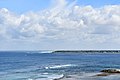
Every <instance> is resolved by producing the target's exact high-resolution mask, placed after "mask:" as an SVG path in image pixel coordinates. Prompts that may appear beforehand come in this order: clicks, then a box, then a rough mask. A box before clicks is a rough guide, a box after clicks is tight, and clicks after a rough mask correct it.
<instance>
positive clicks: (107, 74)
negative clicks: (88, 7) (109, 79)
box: [95, 73, 110, 76]
mask: <svg viewBox="0 0 120 80" xmlns="http://www.w3.org/2000/svg"><path fill="white" fill-rule="evenodd" d="M109 75H110V74H109V73H101V74H97V75H95V76H109Z"/></svg>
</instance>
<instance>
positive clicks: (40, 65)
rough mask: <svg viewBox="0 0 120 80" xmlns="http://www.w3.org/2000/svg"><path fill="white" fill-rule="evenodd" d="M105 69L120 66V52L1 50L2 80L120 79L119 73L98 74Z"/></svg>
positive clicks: (0, 76) (0, 72) (0, 70)
mask: <svg viewBox="0 0 120 80" xmlns="http://www.w3.org/2000/svg"><path fill="white" fill-rule="evenodd" d="M104 69H120V54H114V53H92V52H91V53H79V52H77V53H72V52H69V53H64V52H61V53H52V52H47V51H45V52H43V51H1V52H0V80H120V75H119V74H114V75H109V76H95V75H96V74H99V73H101V72H100V71H101V70H104ZM60 78H61V79H60Z"/></svg>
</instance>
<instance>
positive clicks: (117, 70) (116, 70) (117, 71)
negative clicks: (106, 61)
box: [101, 69, 120, 73]
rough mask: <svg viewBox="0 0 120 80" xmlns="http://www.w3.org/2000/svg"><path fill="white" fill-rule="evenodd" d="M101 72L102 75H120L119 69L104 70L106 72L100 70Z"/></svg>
mask: <svg viewBox="0 0 120 80" xmlns="http://www.w3.org/2000/svg"><path fill="white" fill-rule="evenodd" d="M101 72H104V73H120V69H106V70H102V71H101Z"/></svg>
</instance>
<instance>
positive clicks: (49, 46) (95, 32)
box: [0, 0, 120, 50]
mask: <svg viewBox="0 0 120 80" xmlns="http://www.w3.org/2000/svg"><path fill="white" fill-rule="evenodd" d="M119 37H120V1H119V0H0V44H1V45H2V46H1V47H0V50H54V49H119V48H120V46H119V45H120V38H119Z"/></svg>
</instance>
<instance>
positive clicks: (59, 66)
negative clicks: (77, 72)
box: [45, 64, 75, 69]
mask: <svg viewBox="0 0 120 80" xmlns="http://www.w3.org/2000/svg"><path fill="white" fill-rule="evenodd" d="M72 66H75V65H72V64H66V65H54V66H48V67H45V69H59V68H67V67H72Z"/></svg>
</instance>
